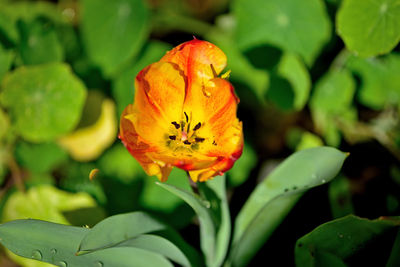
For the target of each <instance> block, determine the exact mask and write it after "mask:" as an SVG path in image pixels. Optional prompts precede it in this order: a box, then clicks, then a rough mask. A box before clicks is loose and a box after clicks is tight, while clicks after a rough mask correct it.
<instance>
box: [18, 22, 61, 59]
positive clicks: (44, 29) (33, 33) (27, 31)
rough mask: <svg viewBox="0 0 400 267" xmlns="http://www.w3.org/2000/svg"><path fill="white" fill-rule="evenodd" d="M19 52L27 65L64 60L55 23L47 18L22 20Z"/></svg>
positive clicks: (19, 24)
mask: <svg viewBox="0 0 400 267" xmlns="http://www.w3.org/2000/svg"><path fill="white" fill-rule="evenodd" d="M18 26H19V30H20V42H19V47H18V49H19V53H20V55H21V58H22V61H23V62H24V63H25V64H26V65H32V64H41V63H47V62H57V61H62V60H63V58H64V51H63V48H62V46H61V44H60V42H59V41H58V38H57V34H56V31H55V27H54V25H52V23H51V22H50V21H46V20H45V19H36V20H34V21H32V22H24V21H20V22H19V23H18Z"/></svg>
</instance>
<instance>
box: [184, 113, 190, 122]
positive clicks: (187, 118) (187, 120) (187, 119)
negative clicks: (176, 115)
mask: <svg viewBox="0 0 400 267" xmlns="http://www.w3.org/2000/svg"><path fill="white" fill-rule="evenodd" d="M183 113H184V114H185V117H186V122H189V116H188V115H187V114H186V112H183Z"/></svg>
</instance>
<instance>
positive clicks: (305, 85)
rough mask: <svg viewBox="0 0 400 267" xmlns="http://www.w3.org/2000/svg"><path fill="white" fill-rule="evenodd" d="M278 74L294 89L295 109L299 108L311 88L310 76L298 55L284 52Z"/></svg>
mask: <svg viewBox="0 0 400 267" xmlns="http://www.w3.org/2000/svg"><path fill="white" fill-rule="evenodd" d="M278 74H280V75H281V76H282V77H284V78H286V79H287V80H288V81H289V83H290V85H291V86H292V88H293V91H294V103H293V107H294V109H295V110H301V109H302V108H303V107H304V105H305V104H306V103H307V100H308V96H309V94H310V89H311V78H310V75H309V74H308V70H307V68H306V66H304V63H303V62H302V61H301V59H300V58H299V57H297V56H296V55H294V54H292V53H285V54H284V55H283V56H282V58H281V61H280V62H279V65H278Z"/></svg>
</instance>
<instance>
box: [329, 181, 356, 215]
mask: <svg viewBox="0 0 400 267" xmlns="http://www.w3.org/2000/svg"><path fill="white" fill-rule="evenodd" d="M328 193H329V201H330V204H331V210H332V215H333V218H340V217H344V216H346V215H349V214H352V213H354V208H353V203H352V200H351V192H350V182H349V180H348V179H347V178H346V177H344V176H339V177H338V178H336V179H335V180H333V181H332V182H331V183H330V185H329V192H328Z"/></svg>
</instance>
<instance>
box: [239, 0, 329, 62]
mask: <svg viewBox="0 0 400 267" xmlns="http://www.w3.org/2000/svg"><path fill="white" fill-rule="evenodd" d="M233 12H234V14H235V15H236V18H237V32H236V39H237V42H238V45H239V47H240V48H241V49H242V50H247V49H249V48H251V47H254V46H258V45H262V44H270V45H273V46H277V47H279V48H282V50H284V51H288V52H293V53H295V54H298V55H300V56H302V57H303V59H304V61H305V62H306V63H307V65H311V64H312V63H313V62H314V60H315V58H316V57H317V55H318V53H319V52H320V51H321V49H322V47H323V45H324V44H325V43H326V42H327V41H328V40H329V38H330V36H331V23H330V20H329V17H328V15H327V14H326V11H325V6H324V3H323V1H320V0H303V1H297V0H269V1H264V0H235V1H234V3H233Z"/></svg>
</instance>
